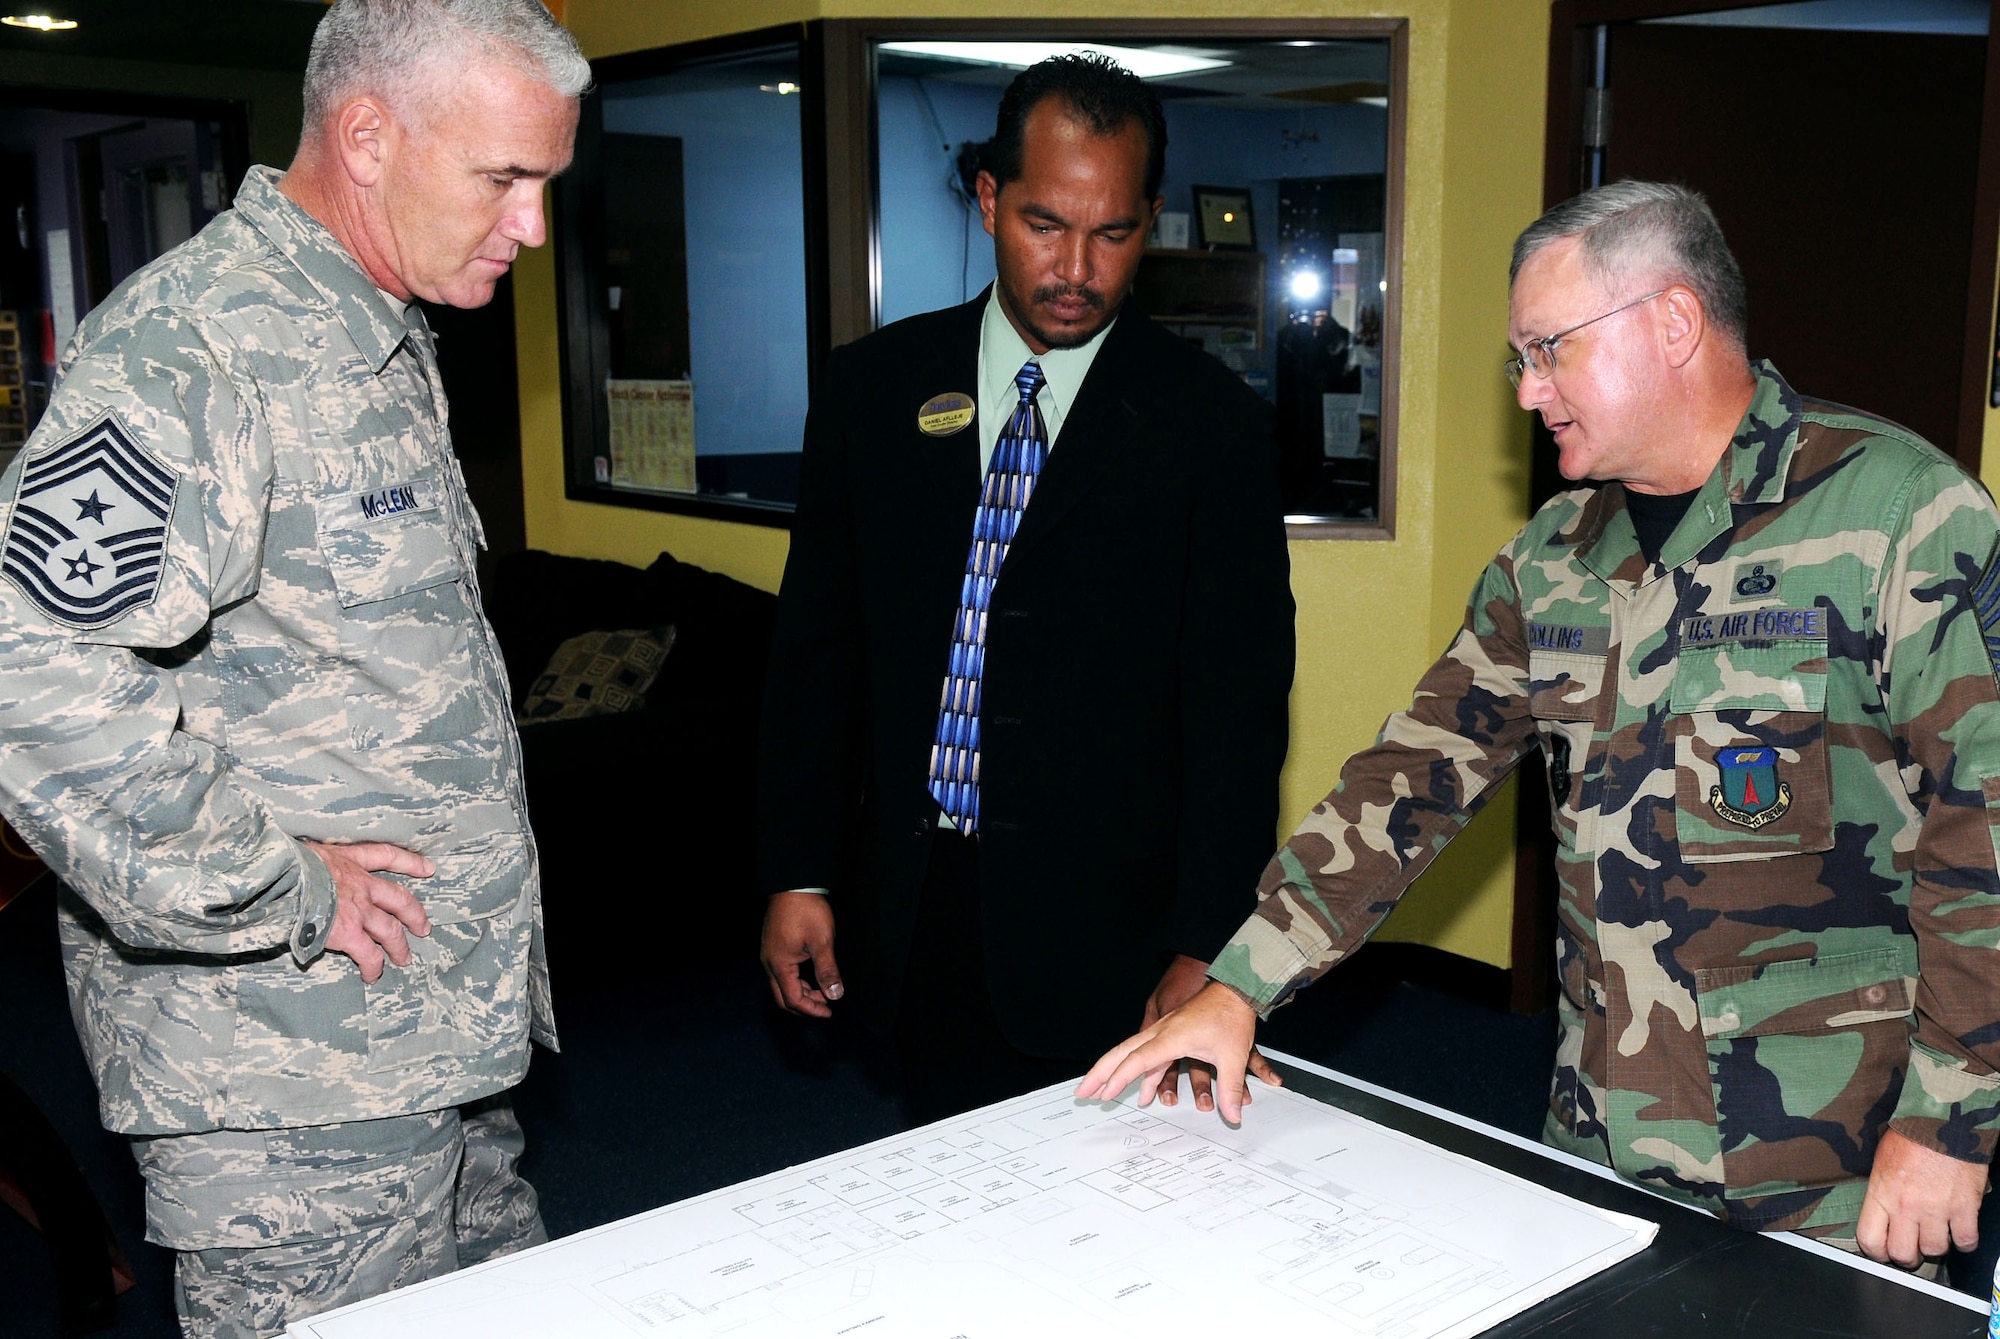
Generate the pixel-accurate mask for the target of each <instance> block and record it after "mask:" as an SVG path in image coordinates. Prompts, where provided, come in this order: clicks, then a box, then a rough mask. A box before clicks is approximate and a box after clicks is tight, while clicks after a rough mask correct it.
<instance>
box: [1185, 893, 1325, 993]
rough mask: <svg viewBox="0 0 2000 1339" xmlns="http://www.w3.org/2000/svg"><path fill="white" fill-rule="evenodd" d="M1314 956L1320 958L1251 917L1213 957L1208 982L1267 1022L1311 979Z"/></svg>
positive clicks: (1268, 923)
mask: <svg viewBox="0 0 2000 1339" xmlns="http://www.w3.org/2000/svg"><path fill="white" fill-rule="evenodd" d="M1322 952H1323V950H1322ZM1318 956H1322V955H1318V954H1312V953H1308V952H1307V951H1306V950H1304V949H1302V948H1301V947H1300V946H1299V945H1298V944H1297V943H1295V942H1293V940H1292V938H1291V936H1290V935H1288V934H1286V933H1285V932H1284V931H1283V930H1280V929H1279V928H1278V927H1277V926H1275V925H1273V924H1272V923H1271V922H1270V921H1268V920H1265V919H1264V918H1263V917H1262V916H1252V917H1251V918H1250V919H1249V920H1247V921H1245V922H1243V924H1242V926H1241V928H1239V929H1238V930H1237V931H1236V934H1235V935H1234V936H1233V937H1232V938H1231V939H1230V941H1229V942H1228V943H1227V944H1224V945H1223V946H1222V951H1221V952H1220V953H1218V954H1216V955H1215V961H1214V962H1212V963H1210V964H1209V967H1208V978H1209V980H1211V981H1217V982H1220V983H1221V984H1223V985H1225V986H1228V987H1229V988H1230V989H1231V990H1233V991H1235V992H1236V993H1237V994H1239V995H1241V996H1242V997H1243V998H1244V1000H1245V1001H1246V1002H1247V1003H1248V1004H1249V1005H1250V1007H1251V1008H1253V1009H1255V1010H1256V1011H1257V1016H1258V1017H1259V1018H1268V1017H1270V1015H1271V1011H1272V1010H1273V1009H1275V1008H1277V1007H1278V1006H1279V1005H1281V1004H1283V1003H1284V1002H1285V1001H1286V1000H1289V999H1290V998H1291V997H1292V994H1293V992H1294V991H1296V990H1298V989H1299V988H1300V987H1301V986H1304V985H1305V984H1307V983H1308V982H1310V981H1311V980H1312V979H1313V971H1312V966H1313V962H1314V960H1315V958H1316V957H1318Z"/></svg>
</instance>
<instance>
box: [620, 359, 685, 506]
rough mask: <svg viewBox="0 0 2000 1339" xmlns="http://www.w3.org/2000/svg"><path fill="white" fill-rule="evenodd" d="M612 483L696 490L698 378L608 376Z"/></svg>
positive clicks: (659, 490) (662, 490)
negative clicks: (695, 383)
mask: <svg viewBox="0 0 2000 1339" xmlns="http://www.w3.org/2000/svg"><path fill="white" fill-rule="evenodd" d="M605 388H606V391H607V393H608V395H609V399H610V407H611V486H612V487H614V488H641V489H645V490H647V491H649V492H656V493H692V492H694V491H695V481H694V383H693V382H692V381H621V380H617V379H611V380H607V381H606V382H605Z"/></svg>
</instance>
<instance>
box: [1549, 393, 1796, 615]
mask: <svg viewBox="0 0 2000 1339" xmlns="http://www.w3.org/2000/svg"><path fill="white" fill-rule="evenodd" d="M1750 370H1751V373H1752V375H1753V376H1755V378H1756V381H1757V388H1756V390H1755V391H1754V392H1753V393H1752V395H1751V397H1750V407H1749V408H1748V409H1747V410H1745V411H1744V413H1743V419H1742V421H1741V422H1740V423H1738V424H1737V425H1736V436H1735V437H1734V438H1733V439H1732V440H1731V441H1730V443H1729V448H1728V449H1727V450H1725V451H1724V452H1723V453H1722V459H1720V460H1718V461H1716V463H1715V469H1714V470H1713V471H1712V472H1711V473H1710V474H1709V476H1708V480H1707V482H1705V483H1704V484H1703V485H1702V487H1701V492H1700V493H1698V494H1697V495H1696V496H1695V499H1694V502H1693V503H1692V504H1691V505H1690V506H1689V507H1688V511H1687V515H1686V516H1684V517H1682V518H1681V523H1680V524H1679V525H1678V526H1676V527H1675V528H1674V532H1673V534H1671V535H1669V536H1668V537H1667V542H1666V543H1665V544H1664V545H1662V546H1661V549H1660V561H1659V563H1658V564H1657V565H1656V567H1655V569H1654V572H1655V575H1658V574H1662V573H1665V572H1667V571H1671V570H1672V569H1674V568H1676V567H1679V566H1680V565H1681V564H1682V563H1685V562H1687V561H1688V560H1689V559H1691V558H1693V557H1694V556H1695V554H1697V553H1699V552H1701V550H1702V549H1704V548H1706V547H1707V545H1708V543H1709V541H1710V540H1712V539H1714V538H1715V537H1716V536H1717V535H1719V534H1721V533H1722V532H1723V531H1724V530H1727V529H1728V528H1729V526H1730V525H1731V524H1732V523H1733V514H1732V507H1734V506H1736V505H1744V504H1749V505H1757V504H1766V503H1772V502H1781V501H1783V500H1784V496H1785V479H1786V477H1787V476H1788V475H1789V474H1790V473H1791V466H1792V456H1793V455H1794V454H1795V453H1796V452H1797V451H1798V446H1799V427H1800V424H1801V423H1802V422H1803V411H1802V410H1801V408H1800V404H1799V397H1798V393H1797V392H1796V391H1794V390H1793V389H1792V388H1791V386H1790V385H1789V384H1787V382H1786V381H1785V379H1784V378H1783V377H1782V376H1780V375H1779V374H1778V369H1777V368H1775V367H1773V366H1771V364H1770V363H1769V362H1767V361H1764V360H1762V359H1759V360H1757V361H1755V362H1753V363H1751V365H1750ZM1555 542H1556V543H1558V544H1561V545H1565V546H1567V547H1570V548H1574V549H1576V550H1577V555H1578V557H1579V558H1580V559H1582V561H1583V563H1584V565H1585V566H1586V567H1588V568H1590V570H1591V571H1593V572H1595V573H1597V575H1599V576H1600V577H1603V578H1605V579H1606V580H1609V579H1611V577H1612V576H1613V575H1614V574H1619V573H1620V569H1621V568H1624V569H1628V570H1627V571H1625V572H1623V573H1622V575H1624V576H1627V577H1631V578H1632V579H1633V584H1635V585H1643V584H1644V583H1645V580H1646V577H1645V576H1644V574H1643V572H1641V571H1639V570H1638V569H1643V568H1644V567H1645V566H1646V562H1645V559H1644V557H1643V556H1640V555H1639V537H1638V534H1637V532H1636V531H1634V530H1633V528H1632V518H1631V517H1630V516H1628V515H1627V514H1626V510H1625V486H1624V485H1623V484H1620V483H1609V484H1605V485H1604V486H1603V487H1601V488H1599V489H1598V490H1597V491H1596V492H1595V493H1594V494H1592V495H1591V497H1590V499H1589V500H1588V501H1587V502H1585V503H1584V504H1583V508H1582V510H1580V511H1579V512H1578V513H1577V515H1576V519H1575V520H1573V521H1572V522H1570V525H1569V527H1568V528H1567V529H1566V530H1564V531H1563V532H1562V533H1561V534H1559V535H1557V536H1556V540H1555ZM1635 562H1636V564H1637V568H1636V569H1632V568H1630V567H1629V565H1631V564H1633V563H1635Z"/></svg>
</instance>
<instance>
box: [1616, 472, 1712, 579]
mask: <svg viewBox="0 0 2000 1339" xmlns="http://www.w3.org/2000/svg"><path fill="white" fill-rule="evenodd" d="M1700 492H1701V490H1700V489H1699V488H1697V489H1694V490H1693V491H1691V492H1686V493H1665V494H1662V493H1640V492H1636V491H1634V490H1633V489H1630V488H1627V489H1626V490H1625V511H1626V514H1627V515H1629V516H1631V518H1632V528H1633V529H1634V530H1637V531H1638V532H1639V552H1641V553H1643V554H1645V555H1646V561H1647V562H1650V563H1656V562H1658V561H1660V545H1662V544H1664V543H1666V542H1667V536H1668V535H1671V534H1672V533H1673V532H1674V527H1675V526H1677V525H1679V524H1680V523H1681V517H1683V516H1685V515H1687V510H1688V508H1689V507H1691V506H1693V505H1694V499H1695V495H1696V494H1698V493H1700Z"/></svg>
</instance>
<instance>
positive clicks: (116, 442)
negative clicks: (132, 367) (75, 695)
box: [0, 417, 176, 629]
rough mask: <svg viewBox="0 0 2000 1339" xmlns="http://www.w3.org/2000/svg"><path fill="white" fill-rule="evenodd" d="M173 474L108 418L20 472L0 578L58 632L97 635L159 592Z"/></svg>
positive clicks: (0, 558)
mask: <svg viewBox="0 0 2000 1339" xmlns="http://www.w3.org/2000/svg"><path fill="white" fill-rule="evenodd" d="M175 482H176V476H175V474H174V472H173V471H172V470H171V469H169V468H167V466H166V465H165V464H163V463H161V461H160V460H159V459H158V458H157V457H155V456H154V455H153V453H152V452H151V451H148V450H147V449H146V448H145V447H143V446H140V445H139V444H138V443H136V442H135V441H134V440H133V439H132V436H131V435H130V434H129V433H128V432H127V431H126V430H125V428H124V427H123V425H121V424H120V423H119V422H118V420H117V419H116V418H112V417H106V418H103V419H100V420H99V421H98V422H97V423H96V424H95V425H93V426H92V427H90V428H87V429H85V430H84V431H83V432H81V433H79V434H77V435H76V436H75V437H72V438H70V440H69V441H67V442H64V443H62V444H61V445H59V446H55V447H52V448H50V449H49V450H46V451H44V452H42V453H41V454H39V455H37V456H36V457H34V458H33V459H31V460H29V461H28V463H27V468H26V469H25V470H24V471H23V472H22V474H21V486H20V492H19V493H18V494H16V496H15V500H14V515H13V519H12V520H11V521H10V522H9V524H8V526H7V538H6V542H5V544H4V546H0V571H4V572H5V573H6V576H7V579H8V580H9V581H12V582H13V583H14V585H15V586H16V587H17V588H18V589H19V590H20V592H21V593H22V594H23V595H25V596H27V597H28V598H29V599H30V600H32V601H33V602H34V603H35V606H36V607H37V608H39V609H40V610H41V611H42V612H43V613H45V614H47V615H48V616H49V617H50V618H53V619H55V620H56V622H58V623H61V624H63V625H65V626H67V627H72V628H86V629H88V628H101V627H103V626H104V625H105V624H107V623H110V622H111V621H112V620H114V619H116V618H118V617H119V616H120V615H122V614H124V613H127V612H128V611H130V610H133V609H138V608H140V607H142V606H144V605H147V604H150V603H152V600H153V597H154V596H155V595H156V594H158V593H159V589H160V571H161V567H162V564H163V562H164V561H165V556H166V551H167V522H168V520H169V519H170V518H171V517H172V515H173V506H174V484H175Z"/></svg>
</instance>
